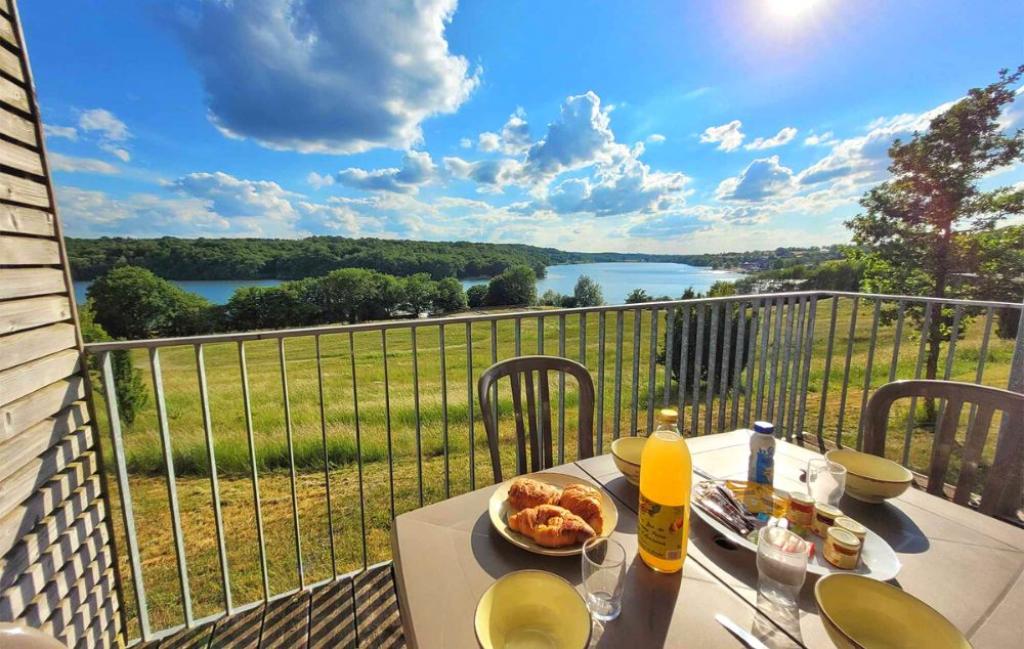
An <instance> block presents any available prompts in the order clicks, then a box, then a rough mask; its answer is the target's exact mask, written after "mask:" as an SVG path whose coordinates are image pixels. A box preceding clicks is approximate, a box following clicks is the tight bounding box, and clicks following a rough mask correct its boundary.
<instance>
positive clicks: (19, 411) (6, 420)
mask: <svg viewBox="0 0 1024 649" xmlns="http://www.w3.org/2000/svg"><path fill="white" fill-rule="evenodd" d="M84 398H85V381H84V379H83V378H82V377H81V376H69V377H68V378H67V379H62V380H60V381H55V382H53V383H51V384H50V385H48V386H46V387H44V388H42V389H41V390H36V391H35V392H33V393H32V394H29V395H26V396H24V397H22V398H21V399H18V400H17V401H12V402H11V403H9V404H7V405H6V406H3V407H0V441H2V440H6V439H10V438H11V437H14V436H15V435H17V434H18V433H20V432H21V431H23V430H27V429H28V428H30V427H32V426H35V425H36V424H38V423H39V422H41V421H42V420H44V419H46V418H47V417H52V416H53V414H54V413H56V412H60V411H61V410H63V409H64V408H65V406H67V405H69V404H71V403H72V402H74V401H78V400H79V399H84Z"/></svg>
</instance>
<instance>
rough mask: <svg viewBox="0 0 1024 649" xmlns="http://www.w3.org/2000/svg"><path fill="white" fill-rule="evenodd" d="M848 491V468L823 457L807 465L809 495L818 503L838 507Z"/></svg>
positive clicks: (812, 460) (813, 459)
mask: <svg viewBox="0 0 1024 649" xmlns="http://www.w3.org/2000/svg"><path fill="white" fill-rule="evenodd" d="M845 490H846V467H845V466H843V465H842V464H839V463H838V462H832V461H831V460H826V459H825V458H823V457H816V458H812V459H811V460H810V461H809V462H808V463H807V495H808V496H810V497H811V498H813V499H814V502H816V503H826V504H828V505H832V506H833V507H837V506H838V505H839V499H840V498H842V497H843V492H844V491H845Z"/></svg>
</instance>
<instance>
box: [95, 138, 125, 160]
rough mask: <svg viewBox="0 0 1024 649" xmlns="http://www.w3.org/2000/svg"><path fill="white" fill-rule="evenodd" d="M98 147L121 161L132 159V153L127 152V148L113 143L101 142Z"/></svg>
mask: <svg viewBox="0 0 1024 649" xmlns="http://www.w3.org/2000/svg"><path fill="white" fill-rule="evenodd" d="M100 148H101V149H103V150H104V151H106V152H107V153H109V154H110V155H112V156H114V157H115V158H117V159H118V160H120V161H121V162H129V161H131V159H132V154H131V153H129V152H128V150H127V149H124V148H122V147H119V146H117V145H115V144H113V143H110V142H101V143H100Z"/></svg>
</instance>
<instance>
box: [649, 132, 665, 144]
mask: <svg viewBox="0 0 1024 649" xmlns="http://www.w3.org/2000/svg"><path fill="white" fill-rule="evenodd" d="M664 141H665V136H664V135H662V134H661V133H651V134H650V135H648V136H647V143H648V144H661V143H662V142H664Z"/></svg>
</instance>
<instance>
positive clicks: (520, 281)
mask: <svg viewBox="0 0 1024 649" xmlns="http://www.w3.org/2000/svg"><path fill="white" fill-rule="evenodd" d="M536 301H537V275H536V274H535V273H534V272H533V269H532V268H530V267H529V266H527V265H525V264H516V265H514V266H510V267H509V268H508V269H507V270H505V271H504V272H503V273H501V274H500V275H498V276H497V277H494V278H492V279H491V282H490V284H488V285H487V299H486V304H487V305H488V306H530V305H531V304H533V303H534V302H536Z"/></svg>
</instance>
